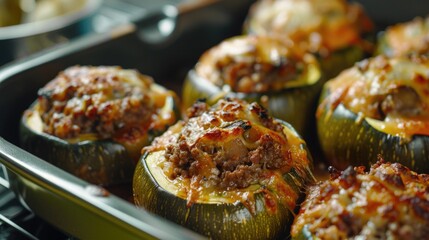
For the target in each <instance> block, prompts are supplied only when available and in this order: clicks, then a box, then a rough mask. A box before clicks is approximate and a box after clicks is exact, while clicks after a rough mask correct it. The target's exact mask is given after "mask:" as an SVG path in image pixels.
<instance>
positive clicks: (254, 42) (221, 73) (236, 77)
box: [195, 36, 319, 93]
mask: <svg viewBox="0 0 429 240" xmlns="http://www.w3.org/2000/svg"><path fill="white" fill-rule="evenodd" d="M315 68H316V69H317V68H318V65H317V61H316V59H315V58H314V57H313V56H312V55H309V54H304V53H303V52H300V51H299V50H298V48H296V47H294V46H293V45H292V44H291V43H290V42H287V41H286V40H284V41H283V40H282V41H281V40H279V39H274V38H270V37H266V36H238V37H233V38H230V39H227V40H224V41H223V42H221V43H220V44H219V45H217V46H215V47H213V48H211V49H210V50H208V51H207V52H205V53H204V54H203V55H202V56H201V58H200V60H199V62H198V64H197V65H196V67H195V70H196V72H197V74H198V76H200V77H202V78H203V79H206V80H208V81H209V82H211V83H213V84H215V85H217V86H218V87H224V86H227V87H228V88H230V90H232V91H234V92H244V93H253V92H257V93H261V92H267V91H278V90H283V89H285V88H288V87H294V86H306V85H311V84H312V83H314V82H316V81H317V80H318V77H319V76H310V73H313V74H314V72H316V71H315V70H314V69H315ZM316 75H317V74H316Z"/></svg>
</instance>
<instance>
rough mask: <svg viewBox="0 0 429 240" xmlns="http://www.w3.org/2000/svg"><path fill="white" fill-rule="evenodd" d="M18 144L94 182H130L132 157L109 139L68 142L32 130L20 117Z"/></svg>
mask: <svg viewBox="0 0 429 240" xmlns="http://www.w3.org/2000/svg"><path fill="white" fill-rule="evenodd" d="M20 143H21V147H22V148H23V149H25V150H27V151H29V152H31V153H33V154H34V155H36V156H38V157H40V158H42V159H44V160H46V161H48V162H50V163H52V164H53V165H55V166H57V167H59V168H61V169H63V170H65V171H67V172H69V173H71V174H73V175H75V176H77V177H79V178H81V179H83V180H86V181H88V182H90V183H93V184H97V185H106V186H107V185H113V184H119V183H124V182H129V181H130V179H131V178H132V174H133V171H134V166H135V160H133V159H132V158H131V157H130V156H129V154H128V152H127V150H126V149H125V147H124V146H123V145H121V144H119V143H115V142H113V141H109V140H98V141H84V142H79V143H69V142H67V141H65V140H62V139H60V138H58V137H55V136H52V135H49V134H45V133H38V132H35V131H34V130H32V129H31V128H30V127H29V126H28V125H27V123H26V119H25V118H23V119H22V120H21V124H20Z"/></svg>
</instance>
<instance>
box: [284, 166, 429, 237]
mask: <svg viewBox="0 0 429 240" xmlns="http://www.w3.org/2000/svg"><path fill="white" fill-rule="evenodd" d="M335 175H336V176H335ZM302 231H304V232H306V234H311V236H312V237H313V238H318V239H427V237H428V234H429V175H426V174H420V175H418V174H417V173H415V172H413V171H410V170H409V169H408V168H406V167H404V166H402V165H400V164H399V163H393V164H390V163H377V164H375V165H374V166H372V167H371V170H370V172H369V173H366V172H364V168H363V167H356V168H354V169H353V168H351V167H350V168H348V169H347V170H345V171H343V172H342V173H341V174H337V173H336V174H333V175H332V176H331V179H330V180H326V181H323V182H320V183H318V184H317V185H315V186H313V187H311V188H310V189H309V190H308V196H307V198H306V200H305V201H304V203H303V204H302V207H301V210H300V212H299V214H298V216H297V217H296V218H295V221H294V224H293V226H292V237H296V236H298V235H299V234H301V233H302Z"/></svg>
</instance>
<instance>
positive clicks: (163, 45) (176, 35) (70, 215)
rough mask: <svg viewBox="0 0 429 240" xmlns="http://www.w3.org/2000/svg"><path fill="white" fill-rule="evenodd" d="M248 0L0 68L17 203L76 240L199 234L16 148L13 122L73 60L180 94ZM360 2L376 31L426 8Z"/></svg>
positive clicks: (206, 7)
mask: <svg viewBox="0 0 429 240" xmlns="http://www.w3.org/2000/svg"><path fill="white" fill-rule="evenodd" d="M416 1H417V0H416ZM252 2H253V1H250V0H240V1H230V0H224V1H222V0H218V1H214V0H211V1H191V2H190V3H187V4H183V5H180V6H179V7H174V6H165V7H164V8H163V9H162V10H161V11H154V12H153V13H151V14H147V15H146V16H145V17H143V18H142V19H138V20H136V21H135V23H133V24H126V25H123V26H121V27H118V28H116V29H114V30H112V31H109V32H107V33H102V34H93V35H89V36H85V37H82V38H80V39H77V40H74V41H72V42H70V43H69V44H67V45H66V46H61V47H59V48H57V49H49V50H47V51H44V52H41V53H39V54H36V55H33V56H30V57H28V58H26V59H24V60H20V61H17V62H13V63H10V64H8V65H6V66H4V67H2V68H0V111H1V113H2V114H1V115H0V136H1V137H0V163H2V164H4V165H5V166H6V167H7V169H8V172H9V179H8V180H9V182H10V184H11V186H10V187H11V188H12V189H13V190H14V191H15V193H16V195H17V197H18V198H19V199H20V200H21V202H22V203H23V204H24V205H25V206H26V207H28V208H29V209H31V210H32V211H33V212H34V213H35V214H37V215H38V216H40V217H42V218H44V219H45V220H46V221H48V222H49V223H51V224H53V225H55V226H57V227H58V228H59V229H61V230H63V231H64V232H66V233H68V234H70V235H72V236H74V237H77V238H82V239H101V238H104V239H141V238H159V239H201V238H204V237H203V236H200V235H198V234H196V233H194V232H191V231H190V230H187V229H185V228H183V227H180V226H178V225H176V224H174V223H171V222H169V221H167V220H165V219H163V218H160V217H158V216H155V215H152V214H150V213H148V212H146V211H144V210H143V209H138V208H136V207H135V206H134V205H133V204H132V203H131V201H130V199H129V197H130V195H129V191H130V188H129V186H128V187H126V186H125V187H124V189H122V190H123V191H121V190H118V189H108V192H106V189H102V188H100V187H97V186H94V185H91V184H88V183H87V182H85V181H83V180H81V179H78V178H76V177H74V176H72V175H70V174H68V173H66V172H64V171H62V170H61V169H58V168H57V167H55V166H53V165H51V164H49V163H47V162H45V161H44V160H43V159H40V158H38V157H36V156H34V155H32V154H30V153H28V152H26V151H24V150H22V149H21V148H19V146H18V125H19V120H20V117H21V115H22V113H23V111H24V110H25V109H26V108H27V107H28V106H29V105H30V104H31V102H32V101H34V99H36V94H37V90H38V89H39V88H41V87H42V86H44V85H45V84H46V83H47V82H48V81H49V80H51V79H52V78H53V77H55V76H56V75H57V73H58V72H60V71H61V70H63V69H65V68H67V67H69V66H72V65H119V66H122V67H123V68H135V69H138V70H139V71H141V72H142V73H144V74H148V75H151V76H153V77H154V79H155V80H156V81H157V82H158V83H160V84H161V85H164V86H166V87H167V88H170V89H173V90H175V91H176V92H178V93H179V94H180V91H181V85H182V81H183V79H184V77H185V75H186V73H187V71H188V70H189V69H191V68H192V67H193V65H194V64H195V63H196V61H197V60H198V58H199V56H200V55H201V53H202V52H203V51H205V50H206V49H208V48H209V47H211V46H213V45H215V44H217V43H219V42H220V41H222V40H223V39H225V38H227V37H231V36H234V35H237V34H239V33H240V32H241V27H242V23H243V20H244V17H245V15H246V14H247V11H248V8H249V6H250V4H251V3H252ZM394 2H396V1H394ZM397 2H400V1H399V0H398V1H397ZM362 3H363V4H364V5H365V7H366V9H367V10H368V12H369V13H370V15H371V17H373V18H374V19H375V20H377V21H379V25H378V26H379V28H383V27H384V26H386V25H388V24H392V23H395V22H398V21H406V20H410V19H411V18H413V17H414V16H416V15H425V14H427V13H428V12H429V8H428V3H429V2H428V3H421V2H419V3H416V4H417V5H419V6H420V8H418V9H415V10H414V11H413V10H410V11H413V12H409V11H407V7H404V6H403V5H405V3H402V5H398V6H397V7H396V8H395V9H393V8H391V7H390V8H389V12H388V13H387V12H386V10H384V11H385V12H384V14H380V15H377V11H379V10H377V9H380V6H382V5H383V1H362ZM384 4H386V3H384ZM389 4H391V3H389ZM406 4H407V6H408V5H409V3H406ZM390 6H396V5H390ZM380 11H381V10H380ZM393 16H398V17H393ZM124 192H125V193H124ZM172 211H174V209H172Z"/></svg>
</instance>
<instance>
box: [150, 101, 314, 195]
mask: <svg viewBox="0 0 429 240" xmlns="http://www.w3.org/2000/svg"><path fill="white" fill-rule="evenodd" d="M188 113H189V116H188V117H189V119H188V120H187V122H182V123H181V125H180V131H179V130H177V134H174V133H176V130H175V131H170V134H164V136H162V137H161V138H158V139H156V140H155V143H154V146H152V148H164V147H163V146H165V158H166V161H169V162H171V163H172V168H171V169H168V171H167V172H169V174H167V175H169V177H170V178H171V179H176V178H191V179H194V180H197V182H199V183H200V185H204V186H206V187H217V188H221V189H225V190H231V189H237V188H246V187H248V186H249V185H251V184H255V183H260V182H261V179H263V178H265V177H267V175H266V174H267V171H266V170H280V171H287V170H289V169H290V168H291V166H293V165H294V164H295V163H296V162H300V163H299V164H300V166H308V164H309V162H308V159H307V155H306V153H305V150H303V149H302V148H300V147H299V145H300V144H302V143H303V142H302V140H296V139H293V138H292V137H290V139H288V137H287V136H286V133H285V131H284V128H285V127H284V125H282V124H281V123H279V122H277V121H276V120H273V119H272V118H271V117H269V116H268V115H267V112H266V110H265V109H263V108H261V107H260V106H259V105H258V104H257V103H252V104H247V103H245V102H244V101H238V100H236V101H228V100H221V101H220V102H218V103H217V104H216V105H215V106H213V107H211V108H209V107H208V106H207V105H206V104H205V103H201V102H200V103H197V104H195V105H194V107H193V108H192V109H190V110H189V111H188ZM172 134H173V135H172ZM294 144H296V145H294ZM292 145H294V147H292ZM293 157H296V158H297V159H298V160H296V159H293ZM295 161H296V162H295ZM298 168H299V167H298Z"/></svg>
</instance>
